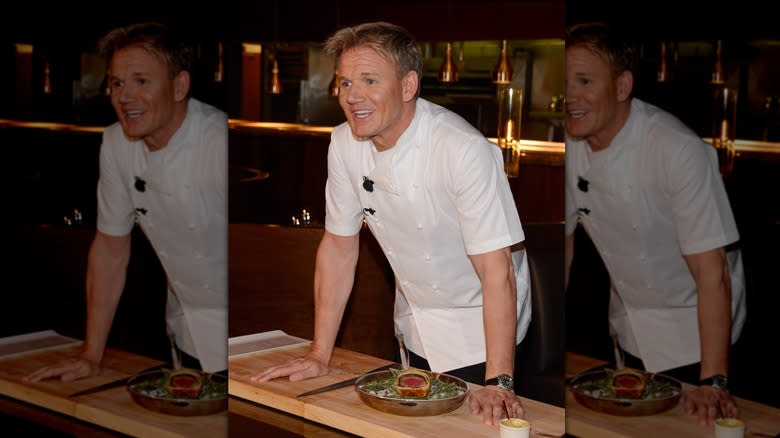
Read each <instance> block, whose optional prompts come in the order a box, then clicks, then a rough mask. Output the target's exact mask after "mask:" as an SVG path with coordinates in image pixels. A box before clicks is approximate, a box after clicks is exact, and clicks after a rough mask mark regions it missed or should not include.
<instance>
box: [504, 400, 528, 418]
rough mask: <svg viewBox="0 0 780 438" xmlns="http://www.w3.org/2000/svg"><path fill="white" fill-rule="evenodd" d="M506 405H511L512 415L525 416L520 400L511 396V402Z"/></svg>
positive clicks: (515, 416) (516, 416)
mask: <svg viewBox="0 0 780 438" xmlns="http://www.w3.org/2000/svg"><path fill="white" fill-rule="evenodd" d="M508 405H509V406H511V409H512V411H511V412H512V417H514V418H525V410H524V409H523V404H522V403H520V400H518V399H517V398H513V400H512V402H511V403H508Z"/></svg>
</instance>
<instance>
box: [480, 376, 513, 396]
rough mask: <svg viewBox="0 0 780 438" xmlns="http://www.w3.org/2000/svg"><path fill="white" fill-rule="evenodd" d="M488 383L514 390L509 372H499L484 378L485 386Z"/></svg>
mask: <svg viewBox="0 0 780 438" xmlns="http://www.w3.org/2000/svg"><path fill="white" fill-rule="evenodd" d="M488 385H495V386H498V387H499V388H504V389H507V390H509V391H512V392H515V381H514V379H512V376H510V375H509V374H499V375H497V376H496V377H492V378H490V379H487V380H485V386H488Z"/></svg>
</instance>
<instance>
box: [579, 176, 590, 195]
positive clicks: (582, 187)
mask: <svg viewBox="0 0 780 438" xmlns="http://www.w3.org/2000/svg"><path fill="white" fill-rule="evenodd" d="M577 178H578V179H577V188H578V189H580V190H581V191H583V192H587V191H588V186H589V185H590V181H588V180H586V179H585V178H583V177H581V176H578V177H577Z"/></svg>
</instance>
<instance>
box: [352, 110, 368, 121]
mask: <svg viewBox="0 0 780 438" xmlns="http://www.w3.org/2000/svg"><path fill="white" fill-rule="evenodd" d="M372 112H373V111H371V110H357V111H353V112H352V114H354V115H355V117H357V118H359V119H362V118H365V117H368V116H370V115H371V113H372Z"/></svg>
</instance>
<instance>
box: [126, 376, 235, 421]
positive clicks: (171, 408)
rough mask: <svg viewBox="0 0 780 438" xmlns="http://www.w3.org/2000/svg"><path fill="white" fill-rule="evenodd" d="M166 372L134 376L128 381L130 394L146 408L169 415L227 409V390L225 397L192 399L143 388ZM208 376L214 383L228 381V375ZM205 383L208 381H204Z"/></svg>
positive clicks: (207, 412)
mask: <svg viewBox="0 0 780 438" xmlns="http://www.w3.org/2000/svg"><path fill="white" fill-rule="evenodd" d="M165 373H166V371H165V370H155V371H150V372H146V373H141V374H138V375H136V376H133V377H132V378H131V379H130V380H129V381H128V382H127V389H128V391H130V396H131V397H132V398H133V400H134V401H135V402H136V403H138V404H139V405H141V406H143V407H144V408H146V409H149V410H151V411H155V412H160V413H163V414H168V415H180V416H195V415H211V414H215V413H217V412H221V411H224V410H226V409H227V404H228V402H227V391H225V395H224V397H217V398H209V399H190V398H174V397H171V396H168V395H159V394H155V393H154V392H150V391H148V390H145V389H142V388H146V387H148V386H149V383H150V382H155V381H159V380H161V379H162V378H163V377H164V376H165ZM204 374H206V373H204ZM206 378H207V379H210V381H211V382H214V383H220V384H221V383H227V377H226V376H224V375H222V374H210V375H208V377H206ZM204 384H206V383H205V382H204Z"/></svg>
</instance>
